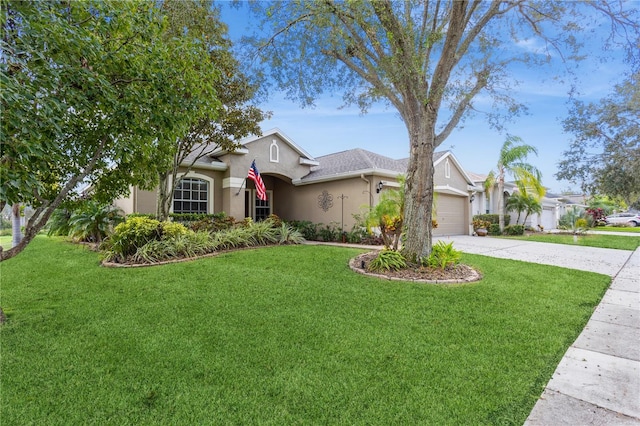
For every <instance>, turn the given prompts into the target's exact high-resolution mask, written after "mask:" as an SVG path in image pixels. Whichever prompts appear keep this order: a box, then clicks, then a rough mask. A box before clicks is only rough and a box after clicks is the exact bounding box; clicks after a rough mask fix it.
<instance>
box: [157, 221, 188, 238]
mask: <svg viewBox="0 0 640 426" xmlns="http://www.w3.org/2000/svg"><path fill="white" fill-rule="evenodd" d="M160 228H161V230H162V234H161V238H162V239H163V240H166V239H171V238H176V237H179V236H180V235H184V234H186V233H187V232H188V231H189V230H188V229H187V227H186V226H184V225H183V224H181V223H178V222H168V221H166V222H162V223H161V224H160Z"/></svg>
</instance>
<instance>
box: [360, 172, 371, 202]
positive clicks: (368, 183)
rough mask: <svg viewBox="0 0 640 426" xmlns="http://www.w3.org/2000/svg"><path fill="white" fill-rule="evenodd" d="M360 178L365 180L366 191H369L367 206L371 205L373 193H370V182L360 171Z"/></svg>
mask: <svg viewBox="0 0 640 426" xmlns="http://www.w3.org/2000/svg"><path fill="white" fill-rule="evenodd" d="M360 179H362V180H363V181H365V182H367V186H368V187H369V189H368V190H367V192H368V193H369V208H372V207H373V194H372V193H371V182H370V181H369V180H368V179H367V178H365V177H364V174H363V173H361V174H360Z"/></svg>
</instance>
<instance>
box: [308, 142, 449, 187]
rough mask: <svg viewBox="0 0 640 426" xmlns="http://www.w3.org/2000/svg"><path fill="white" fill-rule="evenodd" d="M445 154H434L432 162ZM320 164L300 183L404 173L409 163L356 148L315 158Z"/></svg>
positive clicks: (406, 160) (407, 160) (406, 159)
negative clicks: (350, 176) (362, 173)
mask: <svg viewBox="0 0 640 426" xmlns="http://www.w3.org/2000/svg"><path fill="white" fill-rule="evenodd" d="M444 154H445V152H436V153H434V155H433V159H434V161H436V160H437V159H438V158H440V157H441V156H442V155H444ZM316 160H317V161H318V162H319V163H320V164H319V165H318V166H315V167H312V168H311V173H309V174H308V175H306V176H305V177H303V178H302V179H301V180H302V181H307V180H315V179H320V178H325V177H329V176H334V175H344V174H357V173H359V172H365V171H366V172H368V173H371V172H372V171H373V172H382V173H397V174H401V173H405V172H406V171H407V165H408V163H409V159H408V158H403V159H400V160H394V159H393V158H389V157H385V156H384V155H380V154H376V153H375V152H371V151H367V150H366V149H361V148H356V149H350V150H347V151H341V152H336V153H333V154H328V155H324V156H322V157H316Z"/></svg>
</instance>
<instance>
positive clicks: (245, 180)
mask: <svg viewBox="0 0 640 426" xmlns="http://www.w3.org/2000/svg"><path fill="white" fill-rule="evenodd" d="M245 183H247V178H244V180H243V181H242V185H240V189H238V192H236V196H238V195H240V191H242V187H243V186H244V184H245Z"/></svg>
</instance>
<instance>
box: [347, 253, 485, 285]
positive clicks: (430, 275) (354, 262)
mask: <svg viewBox="0 0 640 426" xmlns="http://www.w3.org/2000/svg"><path fill="white" fill-rule="evenodd" d="M377 255H378V252H377V251H372V252H369V253H364V254H361V255H359V256H357V257H355V258H353V259H351V261H350V262H349V267H350V268H351V269H352V270H354V271H355V272H358V273H360V274H364V275H369V276H374V277H378V278H384V279H388V280H397V281H415V282H424V283H432V284H453V283H469V282H474V281H479V280H481V279H482V274H480V273H479V272H478V271H476V270H475V269H473V268H472V267H470V266H467V265H462V264H460V265H456V266H454V267H450V268H445V269H440V268H430V267H425V266H418V265H415V266H409V267H408V268H405V269H401V270H398V271H387V272H369V271H368V270H367V267H368V265H369V263H370V262H371V261H372V260H373V259H375V257H376V256H377ZM363 262H364V263H363Z"/></svg>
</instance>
